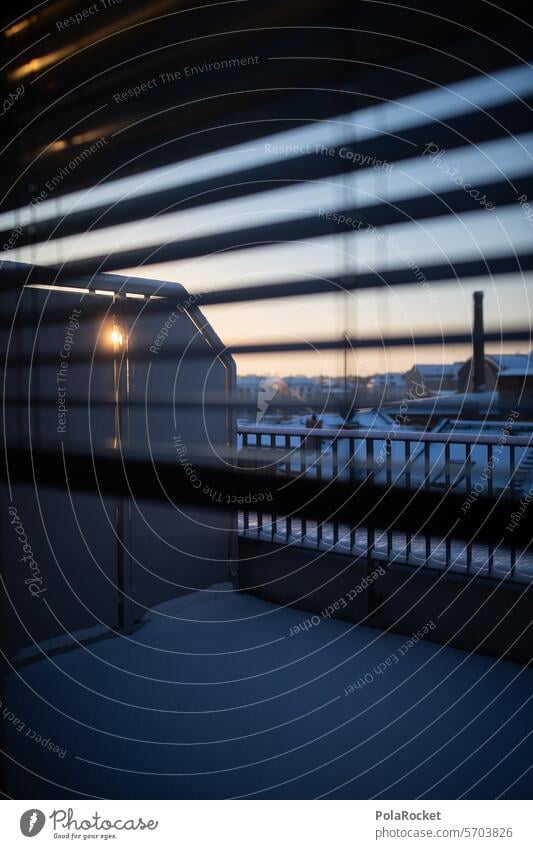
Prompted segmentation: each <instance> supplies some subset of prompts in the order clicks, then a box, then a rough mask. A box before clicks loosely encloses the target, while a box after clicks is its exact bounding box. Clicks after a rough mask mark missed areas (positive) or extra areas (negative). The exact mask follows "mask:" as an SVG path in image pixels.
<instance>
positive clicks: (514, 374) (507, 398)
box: [498, 360, 533, 415]
mask: <svg viewBox="0 0 533 849" xmlns="http://www.w3.org/2000/svg"><path fill="white" fill-rule="evenodd" d="M498 393H499V398H500V403H501V404H502V406H505V407H509V408H511V407H513V408H515V409H517V410H521V411H527V412H528V413H529V414H530V415H531V412H532V411H533V360H531V361H529V362H527V363H526V364H525V365H522V366H520V367H519V368H508V369H505V370H504V371H502V372H500V375H499V377H498Z"/></svg>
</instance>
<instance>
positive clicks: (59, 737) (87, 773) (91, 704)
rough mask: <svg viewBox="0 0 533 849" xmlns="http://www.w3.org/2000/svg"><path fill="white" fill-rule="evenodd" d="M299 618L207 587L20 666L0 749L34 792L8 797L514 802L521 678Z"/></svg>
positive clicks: (518, 794) (524, 765)
mask: <svg viewBox="0 0 533 849" xmlns="http://www.w3.org/2000/svg"><path fill="white" fill-rule="evenodd" d="M306 620H311V615H310V614H306V613H305V612H302V611H298V610H295V609H289V608H283V607H278V606H275V605H273V604H269V603H266V602H263V601H260V600H258V599H256V598H253V597H251V596H248V595H244V594H242V593H235V592H233V591H232V590H231V587H230V585H229V584H222V585H217V586H215V587H212V588H210V590H208V591H202V592H196V593H193V594H190V595H186V596H182V597H180V598H178V599H175V600H173V601H170V602H167V603H165V604H162V605H160V606H159V607H157V608H155V609H153V610H152V611H150V612H149V613H148V614H147V617H146V621H145V622H144V623H143V624H142V626H141V627H140V628H139V629H138V630H137V631H135V632H134V633H133V634H130V635H121V636H114V637H112V638H110V639H105V640H102V641H100V642H96V643H92V644H89V645H85V646H81V647H80V648H77V649H75V650H71V651H68V652H64V653H59V654H54V655H53V656H51V657H49V658H45V659H43V660H40V661H38V662H33V663H30V664H27V665H25V666H22V667H20V668H19V669H18V670H17V672H16V673H15V674H13V675H11V676H10V679H9V681H8V684H7V689H6V693H5V700H4V705H5V706H6V707H7V708H8V709H9V710H10V711H11V712H14V714H15V715H16V716H17V718H19V719H20V720H21V721H22V722H24V723H25V727H24V729H22V730H17V727H16V725H15V722H14V721H9V722H6V726H7V729H6V730H7V733H8V735H9V743H10V750H9V751H10V753H11V755H12V756H13V758H14V759H15V760H18V761H19V762H20V763H22V764H25V765H27V766H29V765H31V769H32V770H33V773H34V775H41V776H44V777H45V778H46V779H47V781H45V780H42V781H40V782H38V781H37V782H36V780H35V778H34V777H33V776H32V774H31V773H29V772H27V771H25V770H24V769H19V768H18V767H15V766H13V765H12V766H11V767H10V773H11V779H12V784H11V786H12V787H13V790H14V793H13V795H15V796H16V797H18V798H54V797H55V798H65V797H72V796H79V797H85V796H94V797H101V798H144V799H146V798H227V797H251V798H258V797H259V798H268V797H274V798H314V797H319V796H327V797H329V798H372V797H381V798H406V799H407V798H418V797H422V798H457V797H461V796H465V797H478V798H493V797H496V796H499V795H501V796H503V797H507V798H525V797H526V798H527V797H530V796H531V791H532V789H533V787H532V785H533V777H532V772H533V771H529V770H530V767H531V763H532V748H533V744H532V736H531V735H532V731H533V711H532V710H531V698H532V695H533V670H530V669H527V668H524V667H521V666H519V665H515V664H513V663H507V662H504V661H496V660H493V659H490V658H485V657H480V656H477V655H469V654H467V653H465V652H461V651H458V650H454V649H448V648H443V647H441V646H438V645H436V644H432V643H429V642H427V641H425V642H418V643H416V644H415V645H413V646H412V647H410V648H406V645H407V643H408V638H407V637H403V636H398V635H392V634H387V633H384V632H380V631H376V630H372V629H368V628H361V627H357V626H351V625H349V624H346V623H342V622H339V621H333V620H325V621H321V622H320V624H316V625H312V626H311V627H309V626H308V628H307V630H301V629H300V630H299V632H298V633H295V630H294V629H295V628H296V626H299V625H301V624H302V623H303V622H306ZM313 621H315V622H316V621H317V620H316V618H315V619H314V620H313ZM458 624H459V623H458ZM291 633H292V636H291ZM383 669H384V670H385V671H382V670H383ZM380 670H381V672H380ZM358 681H359V682H361V681H362V682H363V683H362V684H361V683H360V686H359V687H355V686H354V684H356V682H358ZM32 691H33V692H32ZM28 728H29V729H31V730H32V731H35V732H36V733H37V734H38V735H39V737H40V738H41V740H47V739H48V738H49V740H50V741H51V743H52V744H55V745H57V746H59V747H60V750H61V751H60V752H59V753H54V751H53V750H52V749H51V748H46V747H45V746H44V745H43V743H42V742H39V741H37V740H36V739H35V734H33V735H31V734H27V733H26V729H28ZM61 752H64V754H63V755H62V754H61Z"/></svg>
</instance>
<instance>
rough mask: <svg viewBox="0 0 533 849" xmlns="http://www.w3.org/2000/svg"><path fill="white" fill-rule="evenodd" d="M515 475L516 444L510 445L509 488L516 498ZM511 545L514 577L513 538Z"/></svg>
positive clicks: (514, 546) (511, 572)
mask: <svg viewBox="0 0 533 849" xmlns="http://www.w3.org/2000/svg"><path fill="white" fill-rule="evenodd" d="M515 476H516V450H515V447H514V445H510V446H509V478H510V481H509V488H510V495H511V498H514V497H515V495H516V480H515ZM509 547H510V561H511V563H510V565H511V569H510V574H511V577H512V578H513V577H514V574H515V570H516V545H515V544H514V542H513V541H512V540H511V543H510V546H509Z"/></svg>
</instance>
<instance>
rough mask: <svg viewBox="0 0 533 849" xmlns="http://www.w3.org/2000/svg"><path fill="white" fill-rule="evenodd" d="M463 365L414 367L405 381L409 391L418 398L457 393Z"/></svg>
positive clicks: (448, 364)
mask: <svg viewBox="0 0 533 849" xmlns="http://www.w3.org/2000/svg"><path fill="white" fill-rule="evenodd" d="M461 367H462V366H461V363H447V364H444V363H430V364H421V365H414V366H413V367H412V368H411V369H409V371H407V372H406V373H405V374H404V376H403V379H404V381H405V385H406V387H407V391H408V392H409V390H410V392H411V394H414V393H416V395H417V396H419V395H421V394H423V395H434V394H436V393H438V392H457V386H458V378H459V372H460V370H461Z"/></svg>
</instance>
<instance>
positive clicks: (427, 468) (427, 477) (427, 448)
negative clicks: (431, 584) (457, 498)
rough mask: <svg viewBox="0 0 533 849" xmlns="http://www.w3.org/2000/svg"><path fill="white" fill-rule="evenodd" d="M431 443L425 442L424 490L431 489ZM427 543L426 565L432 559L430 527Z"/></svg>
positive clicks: (426, 537) (426, 532) (426, 535)
mask: <svg viewBox="0 0 533 849" xmlns="http://www.w3.org/2000/svg"><path fill="white" fill-rule="evenodd" d="M430 450H431V443H430V442H424V489H430V486H431V481H430V474H431V454H430ZM424 539H425V543H426V560H425V562H426V564H427V563H428V561H429V560H430V558H431V531H430V529H429V528H428V527H426V530H425V535H424Z"/></svg>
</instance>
